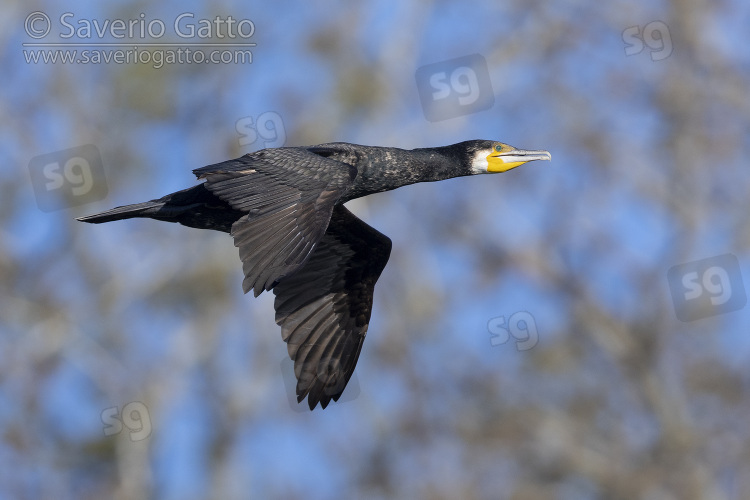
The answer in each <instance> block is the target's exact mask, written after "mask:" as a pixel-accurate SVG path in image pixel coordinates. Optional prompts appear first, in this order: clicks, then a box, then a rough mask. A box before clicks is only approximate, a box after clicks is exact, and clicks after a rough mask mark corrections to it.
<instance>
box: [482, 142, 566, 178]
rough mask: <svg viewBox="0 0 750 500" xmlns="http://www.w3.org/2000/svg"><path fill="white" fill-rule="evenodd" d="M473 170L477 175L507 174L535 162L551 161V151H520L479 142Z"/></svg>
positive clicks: (502, 144)
mask: <svg viewBox="0 0 750 500" xmlns="http://www.w3.org/2000/svg"><path fill="white" fill-rule="evenodd" d="M473 146H474V147H473V148H472V149H473V152H472V153H473V156H472V160H471V169H472V172H473V173H475V174H494V173H498V172H507V171H508V170H510V169H512V168H516V167H519V166H521V165H523V164H524V163H526V162H529V161H533V160H551V159H552V155H550V154H549V151H530V150H525V149H518V148H514V147H513V146H510V145H508V144H504V143H502V142H494V141H477V142H476V143H475V144H474V145H473Z"/></svg>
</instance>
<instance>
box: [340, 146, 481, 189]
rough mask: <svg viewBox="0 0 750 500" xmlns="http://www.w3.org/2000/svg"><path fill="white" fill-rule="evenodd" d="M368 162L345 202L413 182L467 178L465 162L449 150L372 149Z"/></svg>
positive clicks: (360, 169) (467, 169) (440, 148)
mask: <svg viewBox="0 0 750 500" xmlns="http://www.w3.org/2000/svg"><path fill="white" fill-rule="evenodd" d="M373 150H374V151H372V152H370V153H369V154H368V155H367V156H368V158H369V162H368V163H367V164H365V165H362V166H360V167H359V172H358V174H357V179H356V180H355V182H354V185H353V186H352V189H351V190H350V196H347V198H349V199H353V198H357V197H359V196H364V194H367V193H377V192H381V191H390V190H392V189H396V188H399V187H401V186H407V185H409V184H414V183H417V182H434V181H441V180H444V179H450V178H453V177H460V176H463V175H471V173H472V172H471V167H470V165H467V162H466V159H465V158H464V157H461V156H460V155H458V154H456V151H455V150H453V149H451V148H450V147H439V148H420V149H411V150H406V149H398V148H373Z"/></svg>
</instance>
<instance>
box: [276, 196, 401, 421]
mask: <svg viewBox="0 0 750 500" xmlns="http://www.w3.org/2000/svg"><path fill="white" fill-rule="evenodd" d="M390 254H391V240H390V238H388V237H387V236H385V235H383V234H381V233H380V232H378V231H376V230H375V229H373V228H372V227H370V226H369V225H367V224H365V223H364V222H363V221H361V220H360V219H358V218H357V217H355V216H354V215H353V214H352V213H351V212H349V210H347V209H346V208H344V207H343V206H337V207H336V208H335V209H334V210H333V214H332V217H331V221H330V223H329V224H328V230H327V231H326V233H325V235H324V236H323V238H322V239H321V240H320V242H319V243H318V245H317V247H316V248H315V250H314V251H313V252H312V254H311V255H310V258H309V260H308V261H307V262H306V263H305V265H304V266H303V267H302V268H301V269H299V270H298V271H297V272H296V273H294V274H293V275H291V276H288V277H286V278H284V279H282V280H281V281H280V282H279V284H278V285H276V286H275V287H274V289H273V293H274V294H275V295H276V300H275V302H274V307H275V308H276V323H277V324H279V326H281V336H282V338H283V339H284V341H285V342H286V343H287V348H288V351H289V357H291V358H292V360H293V361H294V374H295V376H296V377H297V401H298V402H301V401H302V400H303V399H304V398H305V396H307V402H308V405H309V406H310V409H311V410H312V409H313V408H315V405H317V404H318V402H320V405H321V406H322V407H323V408H325V407H326V406H327V405H328V403H329V402H330V401H331V399H333V400H334V401H338V399H339V396H341V393H342V392H344V388H345V387H346V384H347V383H348V382H349V379H350V378H351V376H352V373H353V372H354V367H355V365H356V364H357V359H358V358H359V352H360V350H361V349H362V342H363V341H364V340H365V334H366V333H367V326H368V324H369V322H370V313H371V312H372V297H373V290H374V288H375V282H376V281H377V280H378V278H379V277H380V273H381V272H382V271H383V268H384V267H385V264H386V263H387V262H388V257H389V256H390Z"/></svg>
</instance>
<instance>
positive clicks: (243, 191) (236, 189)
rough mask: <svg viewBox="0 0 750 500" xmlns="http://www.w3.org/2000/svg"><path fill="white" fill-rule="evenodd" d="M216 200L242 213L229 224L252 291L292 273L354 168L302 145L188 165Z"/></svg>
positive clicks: (317, 238) (308, 251) (321, 228)
mask: <svg viewBox="0 0 750 500" xmlns="http://www.w3.org/2000/svg"><path fill="white" fill-rule="evenodd" d="M193 173H195V175H197V176H198V178H200V179H206V183H205V186H206V188H207V189H208V190H209V191H211V192H212V193H213V194H214V195H216V196H217V197H218V198H220V199H221V200H223V201H225V202H227V203H229V205H230V206H231V207H232V208H233V209H235V210H238V211H240V212H245V213H247V215H245V216H242V217H240V218H239V219H238V220H237V221H236V222H235V223H234V224H232V229H231V234H232V236H233V237H234V245H235V246H236V247H239V249H240V259H242V268H243V271H244V273H245V279H244V280H243V282H242V288H243V290H244V291H245V292H248V291H249V290H250V289H253V291H254V293H255V296H256V297H257V296H258V295H259V294H260V293H261V292H262V291H263V290H270V289H271V288H272V287H273V286H274V285H275V284H276V283H277V282H278V281H279V280H280V279H281V278H282V277H284V276H286V275H289V274H292V273H294V272H295V271H296V270H297V269H299V268H300V267H301V266H302V265H303V264H304V263H305V261H306V260H307V258H308V257H309V256H310V254H311V252H312V251H313V249H314V248H315V245H316V244H317V243H318V241H320V239H321V238H322V237H323V234H325V231H326V227H328V221H329V219H330V217H331V212H332V210H333V207H334V206H335V204H336V202H338V200H339V199H340V198H341V195H342V194H343V193H344V192H345V191H346V189H347V188H348V187H349V186H350V185H351V183H352V181H353V180H354V177H355V176H356V175H357V169H356V168H355V167H354V166H352V165H349V164H347V163H343V162H340V161H337V160H335V159H332V158H328V157H324V156H322V155H319V154H316V153H314V152H311V151H310V150H308V149H305V148H278V149H265V150H262V151H258V152H256V153H250V154H247V155H245V156H242V157H240V158H237V159H235V160H230V161H226V162H223V163H218V164H216V165H209V166H207V167H203V168H199V169H196V170H194V171H193Z"/></svg>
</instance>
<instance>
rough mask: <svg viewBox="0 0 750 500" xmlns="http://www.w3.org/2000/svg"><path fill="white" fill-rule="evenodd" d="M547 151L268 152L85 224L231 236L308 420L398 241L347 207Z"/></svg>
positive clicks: (354, 351)
mask: <svg viewBox="0 0 750 500" xmlns="http://www.w3.org/2000/svg"><path fill="white" fill-rule="evenodd" d="M550 159H551V156H550V154H549V153H548V152H547V151H524V150H520V149H516V148H514V147H512V146H509V145H507V144H503V143H500V142H494V141H484V140H473V141H466V142H461V143H458V144H453V145H451V146H444V147H437V148H420V149H413V150H404V149H398V148H386V147H371V146H360V145H356V144H349V143H345V142H333V143H327V144H320V145H317V146H308V147H285V148H273V149H264V150H261V151H257V152H255V153H248V154H246V155H244V156H242V157H240V158H237V159H234V160H229V161H225V162H222V163H217V164H215V165H209V166H207V167H203V168H199V169H196V170H193V173H194V174H195V175H196V176H197V177H198V179H204V180H205V182H203V183H201V184H199V185H197V186H194V187H192V188H189V189H185V190H182V191H178V192H176V193H172V194H169V195H167V196H164V197H163V198H159V199H158V200H152V201H147V202H145V203H138V204H135V205H128V206H124V207H119V208H114V209H112V210H109V211H106V212H102V213H100V214H96V215H89V216H87V217H81V218H79V219H78V220H81V221H85V222H93V223H101V222H109V221H114V220H120V219H129V218H132V217H147V218H151V219H157V220H162V221H168V222H179V223H180V224H183V225H185V226H189V227H196V228H200V229H214V230H217V231H224V232H226V233H229V234H231V235H232V237H233V238H234V245H235V246H236V247H239V253H240V259H241V260H242V268H243V271H244V274H245V279H244V281H243V282H242V288H243V290H244V291H245V292H248V291H249V290H253V293H254V294H255V296H256V297H257V296H258V295H259V294H260V293H261V292H263V291H264V290H273V293H274V294H275V295H276V299H275V302H274V308H275V309H276V323H277V324H278V325H279V326H281V336H282V338H283V340H284V341H285V342H286V343H287V348H288V351H289V356H290V357H291V359H292V360H293V361H294V373H295V376H296V377H297V401H298V402H301V401H302V400H303V399H304V398H305V396H307V401H308V405H309V406H310V409H311V410H312V409H313V408H315V406H316V405H317V404H318V402H320V405H321V406H322V407H323V408H325V407H326V406H327V405H328V403H329V402H330V400H331V399H333V400H334V401H337V400H338V398H339V396H341V394H342V392H343V391H344V388H345V387H346V384H347V383H348V382H349V378H350V377H351V375H352V372H353V371H354V367H355V365H356V363H357V359H358V358H359V353H360V350H361V349H362V342H363V341H364V339H365V334H366V333H367V326H368V324H369V321H370V313H371V311H372V298H373V290H374V287H375V282H376V281H377V280H378V278H379V277H380V273H381V272H382V271H383V268H384V267H385V264H386V262H388V257H389V256H390V252H391V240H390V238H388V237H387V236H385V235H383V234H381V233H380V232H378V231H376V230H375V229H373V228H372V227H370V226H369V225H367V224H365V223H364V222H363V221H362V220H360V219H358V218H357V217H355V216H354V215H353V214H352V213H351V212H349V210H347V209H346V208H345V207H344V203H346V202H347V201H349V200H353V199H355V198H359V197H362V196H367V195H368V194H372V193H378V192H381V191H388V190H391V189H396V188H398V187H401V186H405V185H408V184H414V183H416V182H432V181H440V180H443V179H449V178H452V177H459V176H465V175H473V174H484V173H495V172H505V171H507V170H510V169H512V168H515V167H517V166H519V165H522V164H524V163H526V162H528V161H532V160H550Z"/></svg>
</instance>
